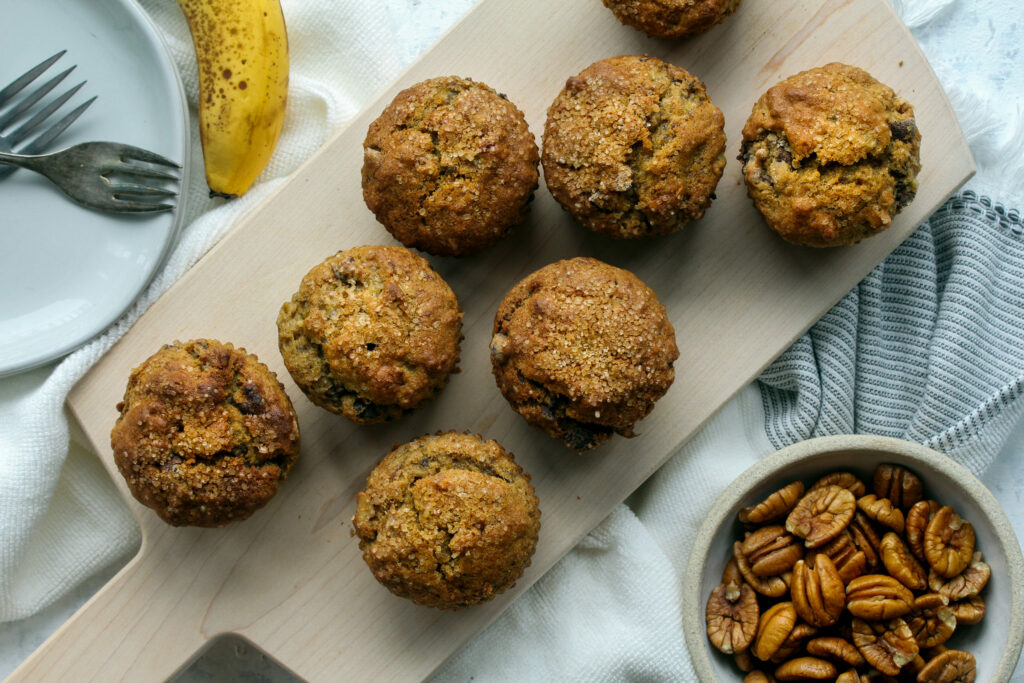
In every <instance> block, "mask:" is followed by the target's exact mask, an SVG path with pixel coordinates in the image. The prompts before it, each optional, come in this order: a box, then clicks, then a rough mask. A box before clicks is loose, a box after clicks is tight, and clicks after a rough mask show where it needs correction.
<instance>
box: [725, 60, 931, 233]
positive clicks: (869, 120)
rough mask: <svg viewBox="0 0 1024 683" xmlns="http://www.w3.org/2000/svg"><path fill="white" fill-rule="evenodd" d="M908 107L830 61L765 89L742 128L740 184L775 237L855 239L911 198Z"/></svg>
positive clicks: (913, 158)
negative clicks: (744, 184)
mask: <svg viewBox="0 0 1024 683" xmlns="http://www.w3.org/2000/svg"><path fill="white" fill-rule="evenodd" d="M920 150H921V134H920V132H919V131H918V128H917V121H916V120H915V118H914V109H913V107H911V106H910V104H909V103H908V102H907V101H906V100H904V99H902V98H900V97H898V96H897V95H896V93H894V92H893V90H892V89H891V88H889V87H888V86H886V85H883V84H882V83H879V82H878V81H877V80H875V79H874V78H873V77H872V76H871V75H870V74H868V73H867V72H866V71H864V70H862V69H859V68H857V67H854V66H848V65H846V64H840V63H832V64H827V65H825V66H823V67H819V68H815V69H810V70H808V71H803V72H801V73H798V74H796V75H794V76H791V77H789V78H787V79H785V80H783V81H782V82H780V83H778V84H777V85H775V86H773V87H772V88H771V89H769V90H768V91H767V92H766V93H765V94H764V95H762V96H761V98H760V99H759V100H758V101H757V103H756V104H755V105H754V108H753V112H752V113H751V115H750V118H749V119H748V120H747V123H746V125H745V126H744V128H743V147H742V150H741V154H740V161H742V162H743V179H744V181H745V182H746V185H747V194H749V195H750V197H751V198H752V199H753V200H754V204H755V205H756V206H757V208H758V210H759V211H760V212H761V214H762V215H763V216H764V218H765V221H766V222H767V223H768V225H769V226H770V227H771V228H772V229H773V230H774V231H775V232H777V233H778V234H779V235H780V236H782V238H783V239H785V240H787V241H789V242H792V243H794V244H800V245H805V246H811V247H833V246H842V245H849V244H855V243H857V242H859V241H860V240H862V239H864V238H865V237H870V236H872V235H875V234H877V233H879V232H881V231H882V230H885V229H886V228H888V227H889V225H890V224H891V223H892V218H893V216H895V215H896V214H897V213H899V211H900V210H902V209H903V208H904V207H905V206H907V205H908V204H910V202H911V201H912V200H913V199H914V195H915V194H916V192H917V174H918V172H919V171H920V170H921V161H920Z"/></svg>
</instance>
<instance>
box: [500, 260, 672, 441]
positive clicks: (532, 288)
mask: <svg viewBox="0 0 1024 683" xmlns="http://www.w3.org/2000/svg"><path fill="white" fill-rule="evenodd" d="M494 334H495V337H494V340H493V341H492V358H494V359H495V373H496V374H498V375H499V383H501V375H502V374H503V373H504V372H506V370H507V371H508V372H515V373H516V374H517V375H518V376H519V377H520V381H522V380H525V381H526V383H527V386H524V387H522V389H523V390H524V391H529V386H528V383H531V382H532V383H537V384H540V385H542V386H543V387H544V388H545V389H546V391H547V392H549V393H553V394H557V395H559V396H562V397H565V398H567V399H568V401H569V405H568V406H567V408H566V414H567V415H568V416H569V417H571V418H573V419H575V420H579V421H582V422H587V423H594V424H602V425H607V426H611V427H613V428H616V429H617V430H622V432H623V433H627V434H631V433H632V425H633V424H634V423H635V422H637V421H638V420H640V419H641V418H643V417H644V416H646V415H647V414H648V413H649V412H650V411H651V409H652V408H653V406H654V401H656V400H657V399H658V398H660V397H661V396H662V395H663V394H664V393H665V392H666V391H667V390H668V388H669V386H671V384H672V381H673V379H674V378H675V371H674V370H673V368H672V363H673V361H675V360H676V358H678V357H679V350H678V348H677V347H676V342H675V331H674V330H673V329H672V324H671V323H670V322H669V320H668V317H667V316H666V315H665V307H664V306H662V305H661V303H659V301H658V298H657V296H656V295H655V294H654V292H653V291H652V290H651V288H650V287H648V286H647V285H645V284H644V283H643V282H641V281H640V279H639V278H637V277H636V276H635V275H633V274H632V273H630V272H629V271H627V270H623V269H622V268H616V267H615V266H611V265H608V264H607V263H602V262H601V261H598V260H597V259H593V258H586V257H577V258H573V259H569V260H565V261H558V262H556V263H552V264H550V265H548V266H545V267H543V268H541V269H540V270H538V271H536V272H535V273H533V274H532V275H529V276H528V277H526V278H525V279H524V280H522V281H521V282H520V283H519V284H517V285H516V286H515V287H513V288H512V290H511V291H510V292H509V293H508V295H506V297H505V299H504V301H502V303H501V305H500V306H499V307H498V312H497V314H496V315H495V320H494ZM506 380H507V381H505V382H504V384H506V385H510V384H511V383H513V382H514V380H513V379H512V378H506ZM503 391H504V387H503ZM513 393H514V392H513ZM511 400H513V402H515V397H512V398H511Z"/></svg>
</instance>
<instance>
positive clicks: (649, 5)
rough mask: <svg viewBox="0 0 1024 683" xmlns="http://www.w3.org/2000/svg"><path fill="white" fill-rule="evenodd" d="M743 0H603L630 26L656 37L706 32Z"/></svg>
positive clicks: (617, 16) (672, 36)
mask: <svg viewBox="0 0 1024 683" xmlns="http://www.w3.org/2000/svg"><path fill="white" fill-rule="evenodd" d="M739 4H740V0H604V6H605V7H607V8H608V9H610V10H611V11H612V12H613V13H614V14H615V17H616V18H617V19H618V20H619V21H621V22H622V23H623V24H625V25H627V26H632V27H633V28H635V29H638V30H640V31H643V32H645V33H647V34H648V35H651V36H655V37H657V38H680V37H683V36H689V35H693V34H696V33H702V32H704V31H707V30H708V29H709V28H711V27H712V26H714V25H715V24H717V23H719V22H721V21H722V20H723V19H725V17H727V16H729V15H730V14H732V13H733V12H735V11H736V8H737V6H739Z"/></svg>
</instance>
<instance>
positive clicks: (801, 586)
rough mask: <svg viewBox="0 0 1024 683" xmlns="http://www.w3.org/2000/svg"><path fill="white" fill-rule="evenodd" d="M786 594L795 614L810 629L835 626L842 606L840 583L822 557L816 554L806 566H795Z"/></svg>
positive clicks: (828, 560)
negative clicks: (808, 625)
mask: <svg viewBox="0 0 1024 683" xmlns="http://www.w3.org/2000/svg"><path fill="white" fill-rule="evenodd" d="M790 594H791V599H792V600H793V608H794V609H796V613H797V614H798V615H799V616H800V618H801V619H803V620H804V621H806V622H807V623H808V624H811V625H812V626H819V627H824V626H831V625H832V624H834V623H836V622H837V621H839V615H840V614H842V613H843V607H844V606H845V604H846V590H845V586H844V585H843V580H842V578H840V576H839V571H838V570H837V569H836V566H835V564H833V562H832V559H831V558H830V557H829V556H828V555H825V554H824V553H818V554H817V555H816V556H815V557H814V559H813V560H811V561H810V562H805V561H804V560H800V561H799V562H797V563H796V566H795V567H793V583H792V585H791V586H790Z"/></svg>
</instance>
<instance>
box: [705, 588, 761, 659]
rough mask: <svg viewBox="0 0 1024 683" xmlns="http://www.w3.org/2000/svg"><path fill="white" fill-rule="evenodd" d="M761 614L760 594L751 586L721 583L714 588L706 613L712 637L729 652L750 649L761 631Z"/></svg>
mask: <svg viewBox="0 0 1024 683" xmlns="http://www.w3.org/2000/svg"><path fill="white" fill-rule="evenodd" d="M759 616H760V609H759V608H758V606H757V595H756V594H755V593H754V591H753V589H752V588H751V587H750V586H748V585H746V584H743V585H742V586H740V587H739V588H736V587H735V586H733V585H730V586H726V585H725V584H721V585H719V586H718V587H717V588H715V590H713V591H711V595H710V597H708V604H707V608H706V609H705V612H704V620H705V622H706V623H707V627H708V639H709V640H710V641H711V644H712V645H714V646H715V647H716V648H718V649H719V650H721V651H722V652H724V653H725V654H727V655H731V654H732V653H734V652H741V651H743V650H746V649H747V648H748V647H750V643H751V641H753V640H754V636H755V635H756V634H757V620H758V617H759Z"/></svg>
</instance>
